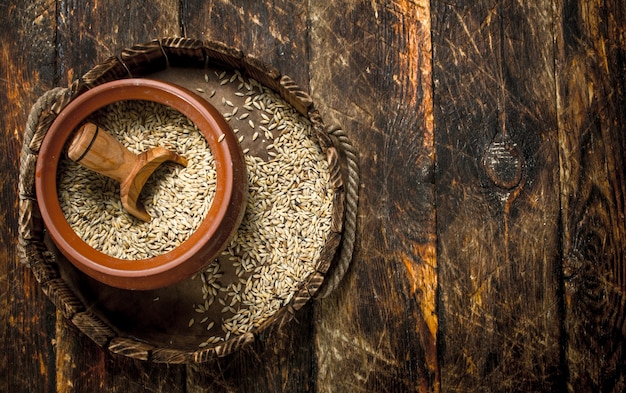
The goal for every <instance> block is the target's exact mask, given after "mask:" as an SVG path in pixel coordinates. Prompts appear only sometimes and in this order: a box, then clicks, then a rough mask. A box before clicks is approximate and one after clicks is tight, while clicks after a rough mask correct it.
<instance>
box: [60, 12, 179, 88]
mask: <svg viewBox="0 0 626 393" xmlns="http://www.w3.org/2000/svg"><path fill="white" fill-rule="evenodd" d="M179 8H180V6H179V1H176V0H155V1H150V2H134V3H130V2H128V1H123V0H110V1H106V2H99V1H96V0H89V1H80V2H77V1H71V0H62V1H59V2H58V9H57V13H58V15H57V17H58V20H59V26H58V36H57V55H58V66H57V73H58V75H59V82H60V85H62V86H65V85H67V84H69V83H70V82H71V81H73V80H75V79H78V78H80V77H81V76H82V75H83V74H84V73H85V72H87V71H88V70H90V69H91V68H92V67H93V66H95V65H96V64H100V63H102V62H103V61H104V60H106V59H107V58H109V57H110V56H112V55H114V54H116V53H119V52H120V51H121V50H122V49H123V48H126V47H129V46H131V45H133V44H137V43H141V42H148V41H150V40H152V39H156V38H161V37H167V36H175V35H180V26H179Z"/></svg>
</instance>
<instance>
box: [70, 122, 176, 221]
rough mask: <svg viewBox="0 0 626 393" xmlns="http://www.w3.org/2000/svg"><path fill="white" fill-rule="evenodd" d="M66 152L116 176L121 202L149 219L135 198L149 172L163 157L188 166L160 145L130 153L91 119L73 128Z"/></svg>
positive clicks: (142, 218) (92, 168)
mask: <svg viewBox="0 0 626 393" xmlns="http://www.w3.org/2000/svg"><path fill="white" fill-rule="evenodd" d="M67 153H68V156H69V157H70V159H71V160H72V161H75V162H77V163H79V164H80V165H82V166H84V167H86V168H88V169H91V170H93V171H96V172H98V173H100V174H103V175H105V176H107V177H110V178H111V179H114V180H117V181H118V182H119V183H120V197H121V199H122V206H123V207H124V208H125V209H126V210H127V211H128V212H129V213H130V214H132V215H133V216H135V217H137V218H138V219H140V220H142V221H150V215H149V214H148V212H147V211H146V209H145V207H144V206H143V204H142V203H141V202H140V201H138V200H137V198H138V197H139V194H140V193H141V190H142V189H143V186H144V184H145V183H146V181H147V180H148V178H149V177H150V175H151V174H152V173H153V172H154V171H155V170H156V169H157V168H158V167H159V165H161V164H162V163H163V162H165V161H172V162H175V163H178V164H180V165H182V166H185V167H186V166H187V159H186V158H184V157H182V156H179V155H178V154H176V153H174V152H172V151H170V150H167V149H165V148H163V147H155V148H153V149H150V150H148V151H145V152H143V153H140V154H133V153H132V152H131V151H130V150H128V149H127V148H126V147H125V146H124V145H122V144H121V143H120V142H119V141H118V140H117V139H115V138H114V137H113V136H112V135H111V134H109V133H108V132H107V131H106V130H104V129H102V128H100V127H98V126H96V125H95V124H93V123H86V124H84V125H83V126H81V127H80V128H79V129H78V131H76V133H75V134H74V136H73V137H72V140H71V142H70V145H69V148H68V151H67Z"/></svg>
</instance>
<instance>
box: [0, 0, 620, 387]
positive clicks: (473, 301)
mask: <svg viewBox="0 0 626 393" xmlns="http://www.w3.org/2000/svg"><path fill="white" fill-rule="evenodd" d="M526 3H527V2H519V1H511V0H504V1H500V2H496V1H494V0H480V1H446V2H443V1H432V2H431V1H423V0H416V1H393V2H381V1H359V0H344V1H341V2H316V1H311V2H298V1H290V0H276V1H267V0H264V1H257V2H250V1H243V0H224V1H200V0H180V1H178V0H158V1H153V2H127V1H120V0H117V1H115V0H109V1H104V2H103V1H93V0H88V1H81V2H69V1H50V0H33V1H29V2H18V1H7V0H4V1H2V2H1V3H0V108H1V111H0V133H1V137H0V151H1V153H2V154H1V156H0V207H1V209H0V222H2V224H3V225H4V228H5V230H3V231H2V232H0V242H1V243H0V321H2V327H1V330H0V332H2V333H1V335H0V337H1V340H2V341H1V344H0V349H1V350H2V353H3V356H0V392H50V391H60V392H99V391H102V392H144V391H162V392H204V391H237V392H251V391H256V392H281V391H282V392H312V391H319V392H384V391H389V392H405V391H446V392H449V391H566V390H569V391H612V392H621V391H624V390H625V389H626V371H625V370H626V347H625V342H626V341H625V338H626V266H625V263H626V173H625V169H624V167H625V164H626V162H625V161H626V158H625V151H626V91H625V89H626V38H625V37H626V27H625V24H624V20H625V18H626V5H625V3H624V2H622V1H618V0H609V1H604V2H600V1H597V0H591V1H583V0H571V1H569V0H552V1H538V2H530V3H529V4H526ZM531 3H532V4H531ZM172 35H186V36H189V37H194V38H201V39H202V38H207V39H214V40H219V41H223V42H225V43H227V44H228V45H231V46H235V47H239V48H241V49H244V50H245V51H246V52H247V53H249V54H251V55H253V56H255V57H257V58H259V59H260V60H262V61H264V62H266V63H269V64H272V65H273V66H275V67H276V68H278V69H279V70H280V71H281V72H282V73H284V74H287V75H289V76H291V77H292V78H293V79H294V80H295V81H296V83H298V84H299V85H300V86H302V87H304V88H305V89H306V90H308V91H310V92H311V95H312V97H313V99H314V100H315V102H316V104H317V105H318V107H319V108H320V111H321V113H322V115H323V117H324V119H325V121H326V122H327V123H333V122H335V123H338V124H341V125H342V126H343V128H344V130H346V132H347V133H348V134H349V136H350V137H351V139H352V140H353V142H354V144H355V146H356V147H357V148H358V150H359V152H360V166H361V189H360V197H361V205H360V209H359V215H358V217H359V219H358V225H359V230H358V234H357V241H356V253H355V257H354V261H353V266H352V268H351V269H350V270H349V271H348V274H347V276H346V278H345V280H344V281H343V283H342V285H341V286H340V287H339V288H338V289H337V290H336V291H335V292H334V293H333V294H332V295H331V296H330V297H328V298H326V299H323V300H317V301H314V302H311V303H310V304H308V305H307V306H305V307H304V308H303V309H302V310H300V311H299V312H298V314H297V315H296V318H295V319H294V320H293V321H291V322H290V323H289V324H287V325H286V326H284V327H283V328H282V329H280V330H273V331H270V332H268V333H267V334H264V335H263V336H262V337H260V339H259V340H257V341H256V342H255V343H253V344H252V345H250V346H249V347H246V348H244V349H243V350H241V351H239V352H237V353H235V354H232V355H229V356H227V357H224V358H220V359H215V360H211V361H209V362H207V363H204V364H200V365H189V366H185V365H163V364H150V363H145V362H142V361H138V360H131V359H128V358H125V357H121V356H117V355H112V354H110V353H108V352H106V351H105V350H102V349H101V348H99V347H98V346H97V345H96V344H94V343H93V342H92V341H90V340H89V339H88V338H86V337H85V336H84V335H83V334H81V333H79V332H78V331H77V330H76V328H74V327H73V326H71V324H70V323H69V322H68V321H66V320H65V319H64V317H63V316H62V314H61V313H60V312H57V311H56V310H55V309H54V307H53V306H52V304H51V303H50V301H48V300H47V299H46V297H45V296H44V294H43V293H42V291H41V289H40V288H39V287H38V285H37V282H36V280H35V279H34V277H33V275H32V273H31V272H30V271H29V270H28V269H27V268H25V267H24V266H22V265H20V264H19V261H18V256H17V249H16V244H17V222H18V210H17V203H18V202H17V201H18V198H17V176H18V173H19V151H20V148H21V142H22V137H23V130H24V125H25V122H26V118H27V115H28V112H29V110H30V107H31V105H32V104H33V103H34V101H35V100H36V99H37V97H39V96H40V95H41V94H42V93H43V92H45V91H46V90H48V89H50V88H52V87H55V86H66V85H67V84H68V83H69V82H70V81H72V80H74V79H75V78H77V77H78V76H80V75H82V74H83V73H84V72H86V71H87V70H88V69H89V68H91V67H92V66H93V65H95V64H97V63H98V62H100V61H102V60H104V59H105V58H107V57H108V56H110V55H112V54H114V53H117V52H119V51H120V50H121V49H122V48H124V47H127V46H130V45H133V44H135V43H140V42H144V41H148V40H150V39H153V38H158V37H162V36H172Z"/></svg>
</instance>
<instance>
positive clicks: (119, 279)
mask: <svg viewBox="0 0 626 393" xmlns="http://www.w3.org/2000/svg"><path fill="white" fill-rule="evenodd" d="M122 100H146V101H155V102H158V103H160V104H164V105H167V106H170V107H172V108H174V109H176V110H178V111H179V112H180V113H182V114H184V115H185V116H187V117H188V118H189V119H190V120H191V121H193V122H194V124H195V125H196V126H197V127H198V129H199V130H200V131H201V132H202V134H203V135H204V137H205V139H206V140H207V142H208V144H209V147H210V149H211V152H212V154H213V156H214V158H215V163H216V165H215V166H216V172H217V187H216V190H215V195H214V198H213V203H212V205H211V207H210V209H209V211H208V213H207V215H206V217H205V219H204V221H203V222H202V223H201V224H200V227H199V228H198V229H197V230H196V232H194V233H193V234H192V235H191V236H190V238H189V239H187V240H186V241H185V242H183V243H182V244H181V245H180V246H179V247H177V248H175V249H173V250H172V251H169V252H167V253H165V254H161V255H159V256H157V257H153V258H149V259H141V260H132V261H129V260H122V259H117V258H114V257H111V256H109V255H107V254H104V253H102V252H100V251H98V250H96V249H94V248H92V247H91V246H89V245H88V244H87V243H86V242H84V241H83V240H82V239H81V238H80V237H79V236H78V235H77V234H76V233H75V232H74V231H73V230H72V228H71V227H70V225H69V223H68V222H67V220H66V219H65V216H64V214H63V211H62V210H61V206H60V203H59V200H58V196H57V184H56V175H57V167H58V164H59V158H60V157H61V155H62V154H63V149H64V146H65V144H66V142H67V141H68V139H69V138H70V136H71V135H72V133H73V132H74V130H75V129H76V128H77V127H78V126H79V125H80V124H81V123H82V122H83V121H84V120H85V119H86V118H87V117H88V116H89V115H91V114H92V113H93V112H95V111H97V110H99V109H101V108H103V107H105V106H107V105H109V104H112V103H114V102H117V101H122ZM222 135H223V138H221V141H220V137H221V136H222ZM35 187H36V194H37V202H38V204H39V208H40V210H41V215H42V218H43V221H44V224H45V226H46V229H47V231H48V233H49V235H50V237H51V238H52V240H53V242H54V243H55V245H56V247H57V248H58V249H59V251H60V252H61V253H62V254H63V255H64V256H65V257H66V258H67V259H68V260H69V261H70V262H71V263H72V264H73V265H74V266H76V267H77V268H78V269H80V270H81V271H83V272H84V273H86V274H87V275H89V276H91V277H92V278H94V279H96V280H98V281H100V282H102V283H104V284H107V285H110V286H113V287H117V288H123V289H133V290H135V289H137V290H146V289H156V288H162V287H165V286H169V285H172V284H175V283H177V282H179V281H181V280H183V279H185V278H188V277H189V276H191V275H193V274H194V273H197V272H198V271H199V270H201V269H202V268H203V267H204V266H205V265H206V264H208V263H211V261H213V259H215V258H216V257H217V256H218V255H219V254H220V253H221V251H222V250H223V249H224V248H225V247H226V246H227V244H228V242H229V241H230V240H231V238H232V237H233V236H234V234H235V232H236V230H237V228H238V226H239V224H240V222H241V219H242V218H243V214H244V211H245V206H246V200H247V195H248V190H247V175H246V167H245V161H244V158H243V153H242V151H241V147H240V146H239V143H238V141H237V138H236V137H235V135H234V133H233V131H232V129H231V128H230V126H229V125H228V124H227V123H226V121H225V119H224V118H223V117H222V115H221V114H220V113H219V112H218V111H217V110H216V109H215V108H214V107H213V106H212V105H211V104H209V103H208V102H207V101H205V100H204V99H202V98H200V97H199V96H197V95H196V94H195V93H192V92H191V91H189V90H186V89H184V88H182V87H180V86H177V85H174V84H171V83H167V82H162V81H156V80H150V79H123V80H117V81H114V82H109V83H105V84H102V85H100V86H97V87H95V88H93V89H91V90H89V91H87V92H85V93H83V94H82V95H80V96H78V97H76V98H75V99H74V100H73V101H72V102H71V103H69V104H68V105H67V107H65V108H64V109H63V111H62V112H61V113H60V114H59V116H58V117H57V118H56V119H55V121H54V122H53V123H52V125H51V126H50V129H49V130H48V133H47V134H46V136H45V138H44V140H43V143H42V146H41V150H40V153H39V157H38V159H37V164H36V180H35Z"/></svg>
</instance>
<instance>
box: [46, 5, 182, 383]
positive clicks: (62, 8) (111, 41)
mask: <svg viewBox="0 0 626 393" xmlns="http://www.w3.org/2000/svg"><path fill="white" fill-rule="evenodd" d="M178 10H179V4H178V1H175V0H159V1H156V2H151V3H144V2H136V3H132V4H131V3H128V2H124V1H115V2H109V3H108V4H107V5H106V6H104V5H102V4H100V3H99V2H97V1H86V2H81V3H80V4H74V3H67V2H62V3H59V7H58V18H57V19H58V20H59V21H60V24H59V33H58V43H57V48H58V56H59V58H58V69H57V72H58V74H59V79H60V84H61V85H63V84H69V83H71V82H72V81H73V80H75V79H77V78H79V77H81V76H82V75H83V74H84V73H86V72H87V71H88V70H89V69H90V68H91V67H93V66H94V65H96V64H98V63H100V62H103V61H104V60H105V59H107V58H109V57H110V56H113V55H116V54H119V53H120V51H121V50H122V49H123V48H127V47H130V46H133V45H135V44H141V43H144V42H148V41H150V40H152V39H154V38H159V37H161V36H163V35H175V34H177V33H178V32H179V26H178ZM56 329H57V340H56V380H57V390H58V391H60V392H80V391H94V392H95V391H124V392H135V391H137V392H138V391H141V392H143V391H146V390H148V391H164V392H170V391H171V392H179V391H184V371H185V370H184V367H183V366H178V365H173V366H170V367H167V366H164V365H154V364H151V363H147V362H142V361H136V360H132V359H130V358H127V357H123V356H118V355H114V354H111V353H110V352H109V351H106V350H104V349H102V348H101V347H99V346H98V345H96V344H95V343H94V342H93V341H92V340H91V339H90V338H88V337H87V336H86V335H85V334H83V333H81V332H80V331H78V329H77V328H76V327H75V326H73V325H72V324H71V323H70V322H69V321H67V320H66V319H64V318H58V322H57V325H56Z"/></svg>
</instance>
